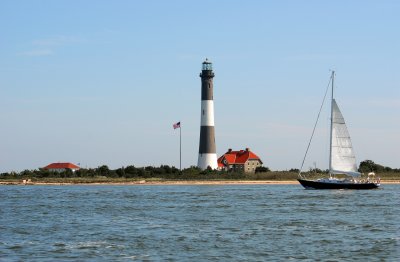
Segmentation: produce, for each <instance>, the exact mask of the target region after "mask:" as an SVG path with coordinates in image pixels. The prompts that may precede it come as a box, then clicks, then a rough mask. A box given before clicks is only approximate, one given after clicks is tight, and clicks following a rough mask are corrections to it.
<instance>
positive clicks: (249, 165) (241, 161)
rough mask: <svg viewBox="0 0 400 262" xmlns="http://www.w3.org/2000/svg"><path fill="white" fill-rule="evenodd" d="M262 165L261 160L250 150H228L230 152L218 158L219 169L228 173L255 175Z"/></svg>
mask: <svg viewBox="0 0 400 262" xmlns="http://www.w3.org/2000/svg"><path fill="white" fill-rule="evenodd" d="M262 164H263V162H262V161H261V159H260V158H259V157H258V156H257V155H256V154H254V153H253V152H251V151H250V149H249V148H246V150H240V151H232V149H228V152H226V153H225V154H224V155H222V156H221V157H220V158H218V169H220V170H226V171H236V172H245V173H254V172H255V171H256V168H257V167H260V166H262Z"/></svg>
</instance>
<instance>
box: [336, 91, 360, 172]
mask: <svg viewBox="0 0 400 262" xmlns="http://www.w3.org/2000/svg"><path fill="white" fill-rule="evenodd" d="M331 146H332V149H331V150H332V153H331V166H330V171H331V173H333V174H343V173H344V174H348V175H352V176H358V175H360V173H358V172H357V163H356V158H355V156H354V151H353V146H352V144H351V139H350V134H349V131H348V130H347V127H346V123H345V122H344V118H343V115H342V113H341V112H340V110H339V107H338V105H337V104H336V101H335V99H333V100H332V145H331Z"/></svg>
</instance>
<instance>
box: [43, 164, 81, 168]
mask: <svg viewBox="0 0 400 262" xmlns="http://www.w3.org/2000/svg"><path fill="white" fill-rule="evenodd" d="M66 168H69V169H79V168H80V167H79V166H77V165H74V164H72V163H52V164H50V165H48V166H45V167H44V169H66Z"/></svg>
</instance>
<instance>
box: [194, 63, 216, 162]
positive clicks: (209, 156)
mask: <svg viewBox="0 0 400 262" xmlns="http://www.w3.org/2000/svg"><path fill="white" fill-rule="evenodd" d="M200 77H201V127H200V145H199V160H198V162H197V166H198V167H199V168H200V169H206V168H207V167H208V166H210V167H211V168H212V169H216V168H217V167H218V163H217V151H216V147H215V128H214V96H213V89H214V85H213V77H214V72H213V71H212V63H211V62H210V61H208V59H206V61H204V62H203V68H202V71H201V73H200Z"/></svg>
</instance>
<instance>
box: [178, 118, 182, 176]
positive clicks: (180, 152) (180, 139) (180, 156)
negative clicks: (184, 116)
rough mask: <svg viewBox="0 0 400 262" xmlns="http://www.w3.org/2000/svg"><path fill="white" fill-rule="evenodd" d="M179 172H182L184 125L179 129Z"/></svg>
mask: <svg viewBox="0 0 400 262" xmlns="http://www.w3.org/2000/svg"><path fill="white" fill-rule="evenodd" d="M179 170H180V171H182V125H180V127H179Z"/></svg>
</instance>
